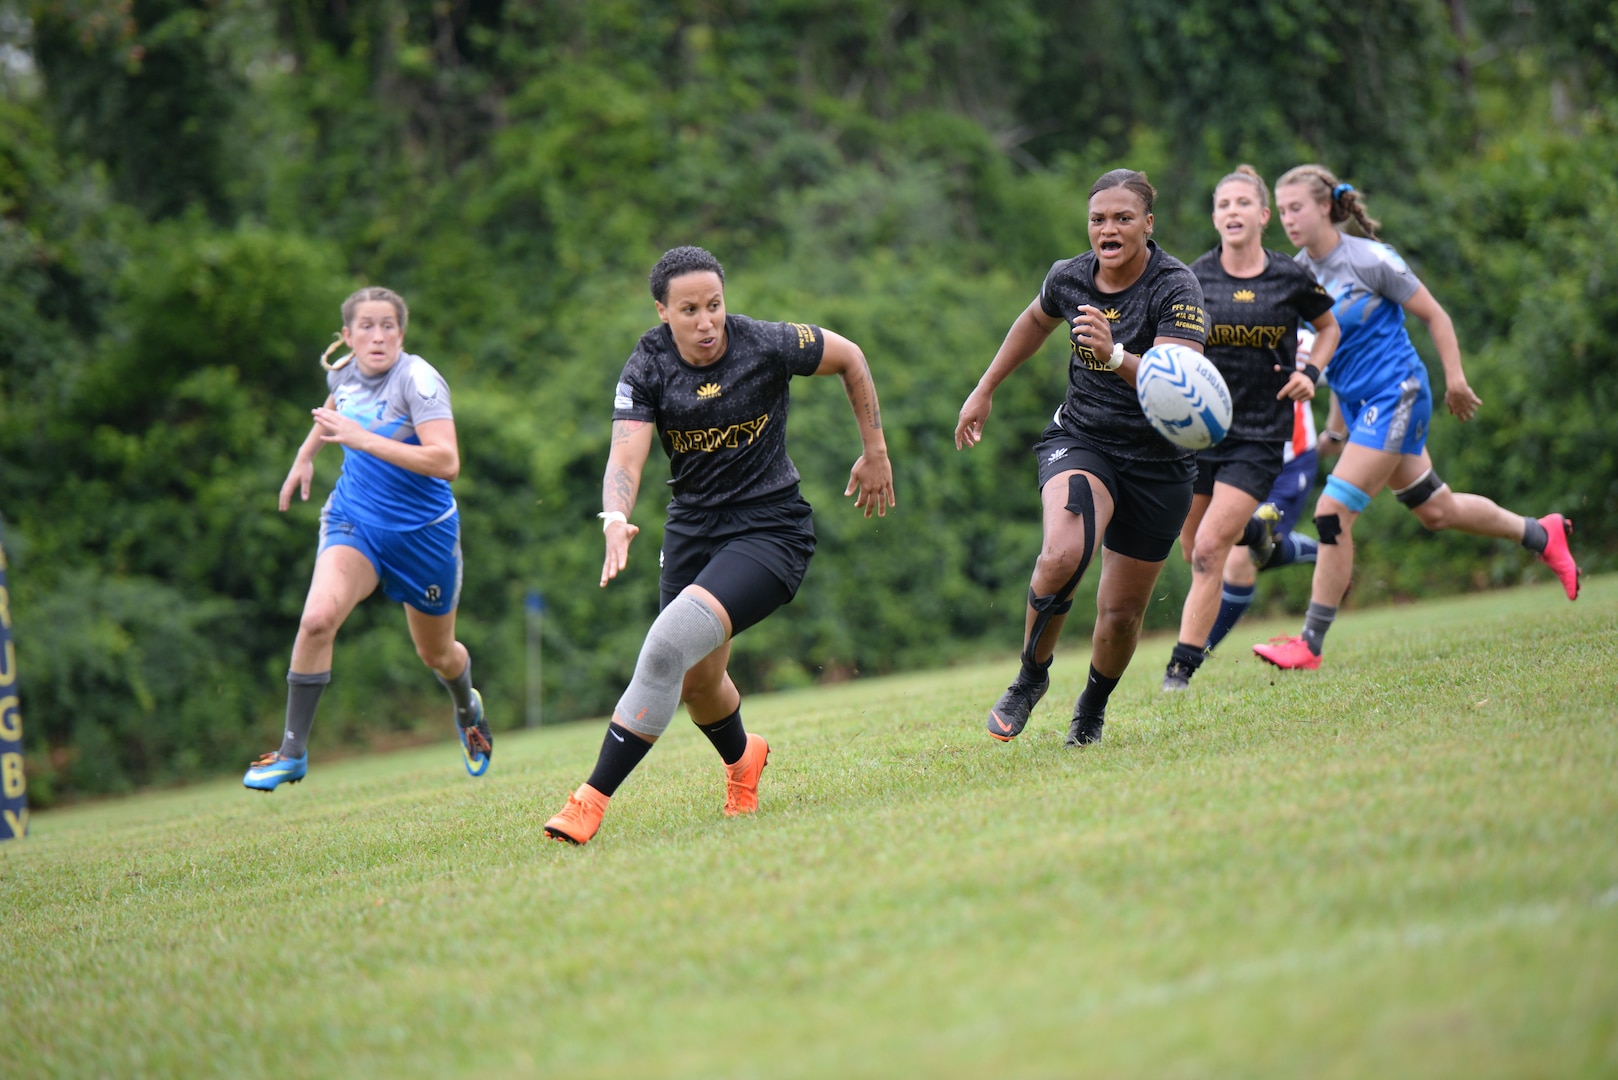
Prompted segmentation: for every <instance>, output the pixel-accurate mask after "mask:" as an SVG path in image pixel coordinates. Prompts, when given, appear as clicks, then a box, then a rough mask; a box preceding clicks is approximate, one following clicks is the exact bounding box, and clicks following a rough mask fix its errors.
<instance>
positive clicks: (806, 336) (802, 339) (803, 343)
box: [787, 323, 815, 349]
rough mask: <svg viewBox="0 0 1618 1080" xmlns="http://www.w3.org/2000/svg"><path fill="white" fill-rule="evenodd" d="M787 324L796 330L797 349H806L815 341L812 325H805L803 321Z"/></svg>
mask: <svg viewBox="0 0 1618 1080" xmlns="http://www.w3.org/2000/svg"><path fill="white" fill-rule="evenodd" d="M787 325H788V326H790V327H792V329H794V330H796V331H797V332H798V348H799V349H807V348H808V347H809V346H811V345H813V344H814V343H815V328H814V327H812V326H806V325H804V324H803V323H787Z"/></svg>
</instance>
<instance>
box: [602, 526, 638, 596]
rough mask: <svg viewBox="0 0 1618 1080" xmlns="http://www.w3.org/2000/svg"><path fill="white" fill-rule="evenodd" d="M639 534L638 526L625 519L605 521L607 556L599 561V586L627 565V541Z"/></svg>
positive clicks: (604, 584) (603, 586)
mask: <svg viewBox="0 0 1618 1080" xmlns="http://www.w3.org/2000/svg"><path fill="white" fill-rule="evenodd" d="M639 535H640V526H639V525H632V524H630V523H629V522H627V521H609V522H607V530H606V540H607V557H606V559H605V560H603V561H602V563H601V587H602V588H603V589H605V588H606V587H607V582H609V581H611V580H612V579H613V578H615V577H617V576H618V571H620V570H622V569H623V568H624V567H626V566H628V565H629V542H630V541H631V540H633V539H635V537H637V536H639Z"/></svg>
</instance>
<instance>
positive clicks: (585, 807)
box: [545, 784, 612, 847]
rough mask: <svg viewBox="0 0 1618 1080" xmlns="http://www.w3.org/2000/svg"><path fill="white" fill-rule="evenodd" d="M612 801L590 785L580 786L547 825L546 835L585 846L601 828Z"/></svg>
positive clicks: (553, 838)
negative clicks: (602, 820)
mask: <svg viewBox="0 0 1618 1080" xmlns="http://www.w3.org/2000/svg"><path fill="white" fill-rule="evenodd" d="M611 801H612V800H611V799H610V798H608V797H607V796H605V795H603V794H601V792H599V791H597V790H596V789H595V788H593V787H591V786H590V785H589V784H580V785H579V790H577V791H575V792H574V793H573V794H571V795H569V796H568V797H567V805H566V806H564V807H562V809H561V811H560V812H558V813H557V815H556V816H555V817H553V818H551V819H550V820H549V821H547V822H546V823H545V835H546V836H549V837H550V838H551V839H552V840H565V841H567V842H568V843H569V844H577V845H579V846H580V847H582V846H584V845H585V844H587V843H589V842H590V837H592V836H594V835H595V834H596V830H597V829H599V828H601V818H602V817H603V816H604V815H605V814H606V812H607V804H608V803H610V802H611Z"/></svg>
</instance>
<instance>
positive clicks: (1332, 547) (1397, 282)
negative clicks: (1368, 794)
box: [1253, 165, 1579, 670]
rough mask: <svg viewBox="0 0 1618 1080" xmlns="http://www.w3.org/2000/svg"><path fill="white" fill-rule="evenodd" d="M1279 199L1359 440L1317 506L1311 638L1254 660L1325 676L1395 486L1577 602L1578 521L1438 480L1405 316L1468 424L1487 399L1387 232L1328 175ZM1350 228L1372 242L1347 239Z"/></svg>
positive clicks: (1293, 181) (1279, 193)
mask: <svg viewBox="0 0 1618 1080" xmlns="http://www.w3.org/2000/svg"><path fill="white" fill-rule="evenodd" d="M1275 198H1276V204H1277V206H1278V208H1279V209H1280V212H1281V223H1282V225H1283V226H1285V228H1286V231H1287V238H1288V239H1290V240H1291V241H1292V242H1293V243H1294V244H1297V245H1298V246H1299V247H1300V248H1302V249H1303V250H1302V251H1300V252H1298V255H1297V259H1298V262H1299V263H1301V264H1302V265H1303V266H1304V267H1305V268H1306V269H1308V270H1309V271H1310V272H1312V273H1313V274H1314V275H1315V277H1316V278H1317V279H1318V280H1319V281H1320V283H1321V285H1323V286H1324V287H1325V289H1326V291H1327V292H1328V293H1329V294H1330V295H1331V297H1332V301H1333V305H1334V306H1333V311H1334V313H1335V314H1336V316H1337V322H1338V325H1339V326H1341V328H1342V334H1343V336H1342V341H1341V342H1340V343H1339V344H1338V346H1337V352H1336V354H1335V355H1334V358H1333V360H1332V365H1331V380H1332V389H1333V390H1334V391H1335V392H1336V395H1337V400H1338V402H1339V404H1340V405H1341V407H1342V411H1343V418H1344V420H1345V421H1347V424H1348V431H1349V434H1348V442H1347V445H1346V446H1344V448H1343V455H1342V457H1341V459H1340V460H1339V461H1338V463H1337V465H1336V467H1335V468H1334V469H1333V470H1332V474H1331V476H1330V477H1328V478H1327V480H1326V486H1325V490H1324V491H1323V492H1322V493H1321V496H1320V498H1319V500H1318V501H1317V502H1316V504H1315V528H1316V530H1317V532H1318V535H1319V537H1320V550H1319V554H1318V556H1317V559H1316V562H1315V576H1314V585H1313V588H1312V590H1311V596H1310V603H1309V612H1308V615H1307V616H1306V617H1305V620H1304V626H1303V632H1302V633H1301V634H1299V635H1298V636H1297V637H1283V638H1277V639H1275V640H1274V641H1271V642H1270V643H1269V644H1267V645H1255V646H1253V651H1254V652H1255V653H1257V654H1258V655H1259V656H1260V657H1262V658H1263V659H1265V660H1267V661H1269V662H1270V663H1272V664H1274V665H1276V666H1277V667H1282V668H1306V669H1311V670H1312V669H1314V668H1318V667H1319V666H1320V652H1321V647H1322V644H1323V643H1324V641H1325V637H1326V631H1327V630H1328V629H1329V628H1330V627H1331V623H1332V620H1333V619H1334V618H1335V617H1336V615H1337V607H1338V605H1339V604H1340V603H1341V602H1342V598H1343V594H1344V593H1345V592H1346V591H1347V589H1348V584H1349V579H1350V577H1351V576H1352V575H1353V572H1354V543H1353V529H1354V521H1355V519H1357V518H1358V517H1359V515H1360V514H1361V513H1362V512H1363V511H1364V510H1365V508H1366V507H1367V506H1369V505H1370V502H1371V499H1372V498H1373V497H1374V496H1375V495H1376V494H1377V493H1378V492H1379V491H1381V490H1382V489H1383V488H1385V487H1391V488H1393V491H1394V496H1395V498H1397V499H1398V500H1399V501H1400V502H1401V503H1403V504H1404V505H1405V506H1406V507H1408V508H1409V509H1410V510H1411V511H1412V512H1414V513H1415V515H1416V517H1417V518H1418V519H1419V520H1420V521H1421V523H1422V524H1423V525H1425V526H1426V527H1427V528H1429V529H1432V530H1434V531H1437V530H1439V529H1458V530H1460V531H1461V532H1467V533H1472V534H1473V535H1475V536H1494V537H1498V538H1500V539H1502V540H1513V541H1516V542H1518V543H1521V544H1522V546H1523V547H1525V548H1527V549H1528V550H1530V551H1532V552H1534V553H1536V554H1537V555H1538V556H1539V557H1540V559H1541V560H1542V561H1543V562H1544V563H1545V564H1546V565H1547V566H1549V567H1550V568H1551V570H1552V571H1554V572H1555V574H1556V576H1557V578H1558V579H1559V580H1560V581H1561V583H1562V587H1563V589H1565V590H1566V592H1567V598H1568V599H1569V600H1572V599H1574V598H1575V597H1577V596H1578V594H1579V568H1578V566H1577V565H1576V564H1575V563H1574V561H1573V556H1572V553H1571V552H1570V551H1569V550H1568V537H1569V536H1570V535H1571V534H1572V532H1573V523H1572V522H1571V521H1569V520H1567V519H1566V518H1564V517H1563V516H1562V515H1561V514H1547V515H1546V516H1545V517H1542V518H1539V519H1537V520H1536V519H1535V518H1531V517H1523V516H1522V515H1519V514H1515V513H1512V512H1511V511H1509V510H1506V509H1503V508H1502V507H1500V506H1498V505H1497V504H1495V503H1494V502H1492V501H1491V500H1489V499H1486V498H1484V497H1483V496H1481V495H1469V494H1465V493H1462V492H1456V491H1451V490H1450V488H1449V485H1447V484H1445V483H1444V482H1443V481H1442V480H1440V479H1439V477H1438V474H1437V472H1435V471H1434V469H1433V461H1432V458H1431V456H1429V454H1428V453H1427V446H1426V443H1427V425H1428V423H1429V422H1430V420H1431V419H1432V412H1433V395H1432V389H1431V387H1430V386H1429V384H1428V381H1427V369H1426V366H1425V365H1424V364H1423V363H1422V361H1421V357H1420V356H1418V355H1417V354H1416V349H1415V346H1414V345H1412V344H1411V342H1410V335H1409V334H1408V333H1407V332H1406V331H1405V312H1407V311H1408V312H1409V313H1410V314H1412V315H1415V316H1416V317H1417V318H1419V319H1420V320H1421V321H1422V322H1424V323H1426V324H1427V329H1428V332H1429V333H1431V334H1432V337H1433V344H1434V345H1435V346H1436V347H1437V349H1438V358H1439V360H1440V361H1441V362H1442V363H1443V365H1444V404H1445V405H1446V406H1448V408H1449V411H1450V413H1451V414H1452V415H1453V416H1455V417H1456V418H1457V419H1459V420H1463V421H1464V420H1470V419H1472V417H1473V416H1475V415H1476V414H1477V410H1478V406H1479V405H1480V404H1481V401H1480V399H1479V398H1478V396H1477V394H1475V393H1473V391H1472V388H1471V386H1469V385H1468V384H1467V381H1466V374H1465V372H1463V371H1462V369H1461V348H1460V344H1459V342H1458V341H1457V340H1456V337H1455V327H1454V325H1453V324H1452V323H1451V322H1450V318H1449V315H1448V314H1447V313H1446V312H1445V311H1444V309H1443V308H1442V307H1440V306H1439V303H1438V301H1437V300H1435V299H1433V295H1432V293H1430V292H1428V291H1427V287H1426V286H1424V285H1423V284H1422V283H1421V282H1420V281H1418V280H1417V279H1416V276H1415V275H1414V274H1412V273H1411V272H1410V268H1409V267H1408V266H1406V265H1405V262H1404V260H1403V259H1401V258H1400V257H1399V255H1398V253H1397V252H1395V251H1394V250H1393V249H1392V248H1391V247H1389V246H1388V245H1386V244H1383V243H1380V242H1378V241H1377V240H1376V239H1375V237H1376V233H1377V229H1378V227H1379V226H1378V223H1377V222H1376V221H1374V220H1372V219H1371V218H1370V217H1368V216H1367V215H1366V212H1365V208H1364V205H1363V203H1362V201H1361V199H1360V196H1359V194H1358V193H1357V192H1355V190H1354V189H1353V187H1352V186H1350V185H1348V184H1345V183H1342V182H1341V181H1339V180H1338V179H1337V177H1336V176H1334V175H1333V174H1332V173H1331V172H1330V171H1329V170H1327V169H1325V168H1323V167H1322V166H1319V165H1300V166H1298V167H1297V168H1295V169H1293V170H1291V171H1290V172H1288V173H1286V175H1284V176H1282V177H1281V179H1280V180H1279V181H1278V182H1277V183H1276V186H1275ZM1350 220H1352V221H1353V222H1354V223H1355V224H1356V225H1358V227H1359V229H1360V230H1361V231H1363V232H1364V233H1365V237H1359V236H1347V235H1344V234H1343V233H1342V232H1341V231H1340V230H1339V228H1338V226H1339V225H1342V224H1346V223H1347V222H1349V221H1350ZM1367 237H1369V239H1367Z"/></svg>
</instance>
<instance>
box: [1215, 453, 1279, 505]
mask: <svg viewBox="0 0 1618 1080" xmlns="http://www.w3.org/2000/svg"><path fill="white" fill-rule="evenodd" d="M1286 446H1287V444H1286V443H1285V442H1269V441H1265V442H1258V441H1255V440H1253V439H1226V440H1225V441H1224V442H1221V443H1217V444H1215V445H1213V446H1210V447H1208V449H1206V450H1199V451H1198V452H1197V481H1196V486H1195V487H1193V488H1192V490H1193V491H1195V492H1196V493H1197V494H1198V495H1212V494H1213V489H1214V482H1215V481H1218V482H1219V483H1221V484H1229V485H1230V486H1231V487H1233V488H1235V489H1237V490H1238V491H1243V492H1246V493H1247V494H1249V495H1251V496H1253V498H1255V499H1257V500H1258V501H1259V502H1263V501H1264V500H1265V499H1266V498H1268V497H1269V494H1270V488H1272V487H1274V486H1275V478H1276V477H1277V476H1280V475H1281V458H1282V456H1283V455H1284V454H1285V453H1286Z"/></svg>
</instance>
